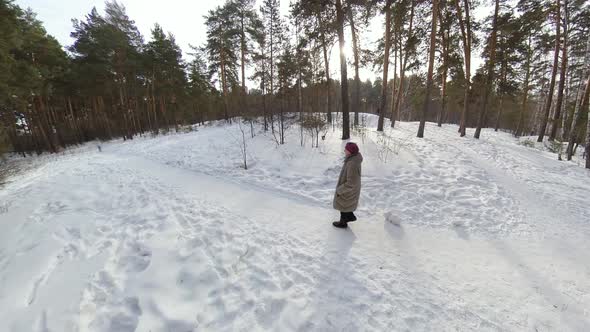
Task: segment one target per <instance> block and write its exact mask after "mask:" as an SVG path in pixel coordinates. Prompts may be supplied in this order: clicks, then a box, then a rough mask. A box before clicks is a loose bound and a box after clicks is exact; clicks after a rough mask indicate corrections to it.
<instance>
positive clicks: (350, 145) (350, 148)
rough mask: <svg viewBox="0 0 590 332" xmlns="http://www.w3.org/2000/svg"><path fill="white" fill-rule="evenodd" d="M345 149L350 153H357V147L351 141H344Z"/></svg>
mask: <svg viewBox="0 0 590 332" xmlns="http://www.w3.org/2000/svg"><path fill="white" fill-rule="evenodd" d="M344 149H345V150H346V151H348V152H350V154H357V153H359V147H358V145H356V144H355V143H353V142H348V143H346V147H345V148H344Z"/></svg>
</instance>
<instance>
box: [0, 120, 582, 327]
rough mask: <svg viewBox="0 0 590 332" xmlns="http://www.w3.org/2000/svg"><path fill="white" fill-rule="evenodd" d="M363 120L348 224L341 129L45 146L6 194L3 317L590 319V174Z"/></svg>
mask: <svg viewBox="0 0 590 332" xmlns="http://www.w3.org/2000/svg"><path fill="white" fill-rule="evenodd" d="M363 117H364V118H365V121H366V122H367V125H370V127H369V128H371V129H368V130H362V131H354V132H353V133H352V135H353V140H354V141H355V142H357V143H358V144H359V146H360V149H361V152H362V153H363V155H364V159H365V162H364V163H363V189H362V197H361V207H360V210H359V211H358V213H357V215H358V216H359V220H358V221H357V222H355V223H352V224H351V225H350V227H349V228H348V229H346V230H341V229H335V228H333V227H332V226H331V221H332V220H335V218H337V213H336V212H335V211H333V210H332V209H331V203H332V195H333V192H334V185H335V183H336V180H337V177H338V173H339V170H340V167H341V164H342V150H343V146H344V142H342V141H341V140H340V139H339V136H340V132H339V131H338V130H336V131H332V129H330V130H329V131H328V132H327V133H326V139H325V141H320V147H319V148H317V149H315V148H314V149H312V148H311V147H310V145H311V143H310V141H309V140H310V139H309V137H308V136H306V146H305V147H300V145H299V128H298V127H297V126H293V127H292V128H291V129H290V130H289V131H288V136H287V144H286V145H283V146H277V145H276V143H275V141H274V139H273V138H272V136H271V135H270V134H267V135H263V134H262V133H258V134H257V136H256V137H255V138H254V139H249V138H248V142H247V144H248V156H249V158H248V159H249V167H250V169H249V170H247V171H246V170H244V169H242V168H241V167H240V166H241V162H242V161H241V153H240V146H239V144H238V143H237V142H236V139H238V137H239V135H241V134H239V131H238V128H237V125H235V124H234V125H223V124H221V123H218V124H214V125H212V126H206V127H198V128H197V130H196V131H193V132H190V133H186V134H171V135H167V136H159V137H156V138H148V137H144V138H137V139H135V140H133V141H126V142H122V141H114V142H109V143H105V144H102V152H99V151H98V149H96V144H87V145H86V146H84V147H80V148H77V149H72V150H70V151H69V152H68V153H67V154H66V155H55V156H42V157H36V158H32V161H31V162H32V163H33V164H35V167H31V169H28V170H26V171H24V172H22V173H20V174H18V175H15V176H13V177H12V178H9V179H8V182H7V183H6V184H5V185H4V186H3V187H2V188H1V189H0V226H1V228H2V232H0V321H1V322H2V326H3V327H2V328H1V330H7V331H44V332H46V331H53V332H56V331H58V332H60V331H256V330H275V331H363V330H366V331H433V330H437V331H472V330H477V331H588V330H590V260H589V259H588V252H590V209H588V205H587V202H588V197H590V172H588V171H586V170H585V169H583V168H582V167H580V166H579V165H577V164H576V163H575V162H559V161H557V160H555V159H556V157H555V155H554V154H550V153H547V152H543V151H540V150H539V149H535V148H528V147H525V146H522V145H519V144H518V140H516V139H514V138H512V137H511V136H510V135H509V134H506V133H495V132H493V130H484V131H483V133H482V138H483V139H482V140H479V141H477V140H474V139H472V138H459V137H458V135H457V127H456V126H453V125H445V126H443V127H442V128H438V127H436V126H435V125H433V124H427V128H426V138H425V139H418V138H415V132H416V128H417V123H399V124H398V127H397V128H396V129H394V130H391V129H389V128H388V129H387V130H386V132H385V134H378V133H376V132H375V131H374V129H373V128H374V122H375V120H376V119H375V117H374V116H363ZM386 126H387V124H386ZM258 127H259V126H257V130H258ZM248 129H249V128H248ZM471 134H472V132H468V136H469V137H471Z"/></svg>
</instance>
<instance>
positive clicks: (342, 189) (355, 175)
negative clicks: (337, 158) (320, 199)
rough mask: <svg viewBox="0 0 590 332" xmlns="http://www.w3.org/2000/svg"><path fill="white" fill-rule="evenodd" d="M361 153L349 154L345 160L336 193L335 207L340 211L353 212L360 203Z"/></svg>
mask: <svg viewBox="0 0 590 332" xmlns="http://www.w3.org/2000/svg"><path fill="white" fill-rule="evenodd" d="M362 162H363V156H362V155H361V154H360V153H357V154H355V155H352V156H349V157H347V158H346V160H344V166H342V171H340V177H339V178H338V185H337V186H336V193H335V194H334V209H336V210H338V211H340V212H353V211H355V210H356V208H357V206H358V204H359V197H360V195H361V163H362Z"/></svg>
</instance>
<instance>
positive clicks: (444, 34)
mask: <svg viewBox="0 0 590 332" xmlns="http://www.w3.org/2000/svg"><path fill="white" fill-rule="evenodd" d="M445 9H446V5H445ZM445 13H446V11H445ZM438 20H439V22H440V25H441V34H440V35H441V41H442V43H441V44H442V45H441V48H442V61H443V64H442V67H443V72H442V75H441V89H440V99H441V103H440V110H439V112H438V117H437V125H438V126H439V127H442V123H443V118H444V116H445V110H446V106H447V75H448V71H449V40H450V32H449V30H450V25H448V24H447V25H446V28H447V29H446V30H444V31H443V30H442V22H443V15H442V11H441V8H440V6H439V7H438Z"/></svg>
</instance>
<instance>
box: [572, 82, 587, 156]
mask: <svg viewBox="0 0 590 332" xmlns="http://www.w3.org/2000/svg"><path fill="white" fill-rule="evenodd" d="M589 98H590V74H588V79H587V81H586V87H585V88H584V94H582V96H581V98H580V100H579V101H576V105H575V111H574V117H573V119H572V125H571V129H570V132H569V139H568V143H567V149H566V154H567V160H572V155H573V148H574V143H575V140H576V138H577V136H578V133H577V130H576V127H577V126H578V121H580V119H581V118H582V113H583V112H585V107H587V106H588V101H589V100H588V99H589ZM589 122H590V120H589ZM586 158H587V159H588V154H586Z"/></svg>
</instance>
